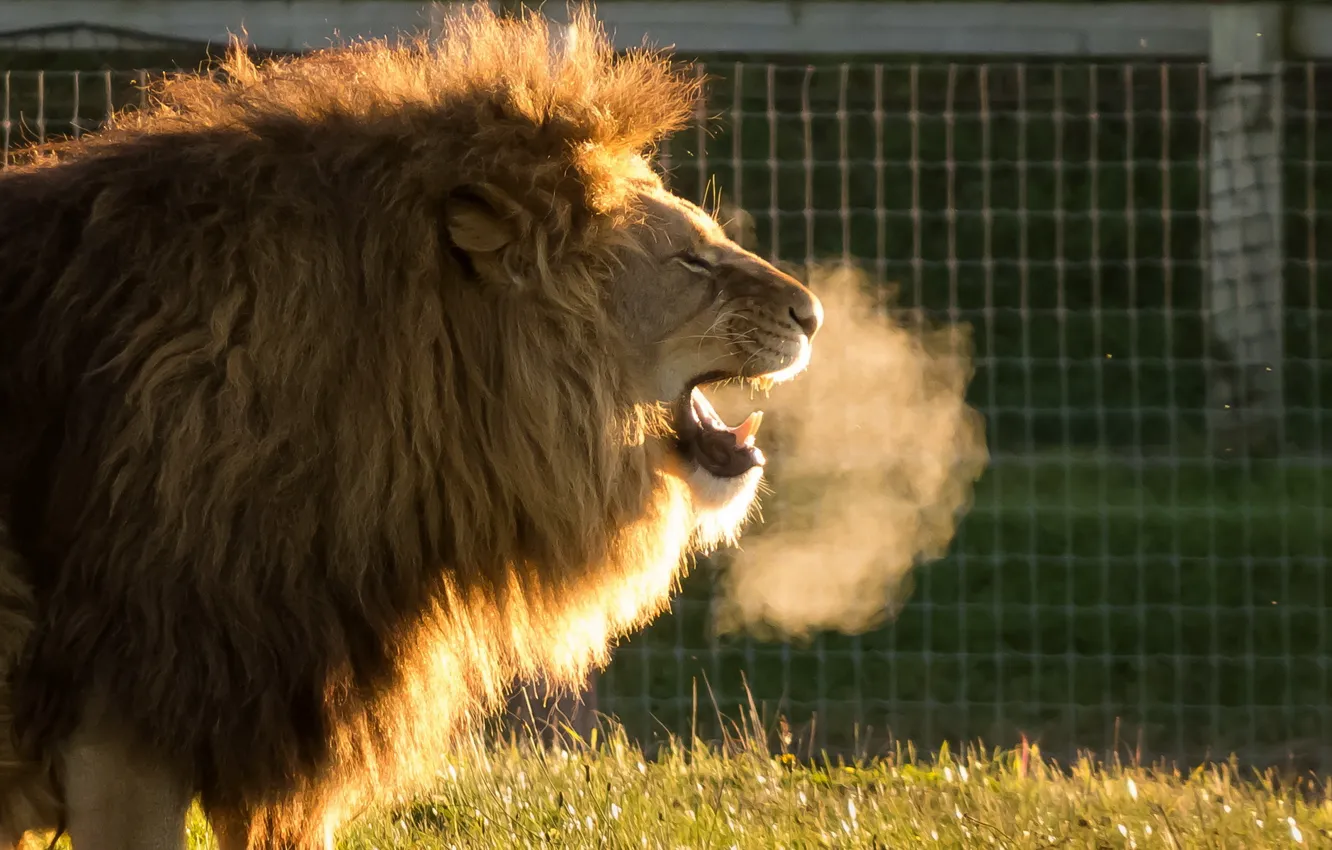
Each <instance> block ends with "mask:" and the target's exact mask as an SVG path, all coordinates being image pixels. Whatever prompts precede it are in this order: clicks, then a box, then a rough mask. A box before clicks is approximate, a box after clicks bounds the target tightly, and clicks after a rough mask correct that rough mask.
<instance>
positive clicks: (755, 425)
mask: <svg viewBox="0 0 1332 850" xmlns="http://www.w3.org/2000/svg"><path fill="white" fill-rule="evenodd" d="M762 422H763V411H761V410H756V411H754V412H753V413H751V414H749V417H748V418H747V419H745V421H744V422H741V423H740V424H739V425H737V426H735V428H733V429H732V430H731V433H732V434H734V435H735V441H736V442H737V443H738V444H740V445H742V446H744V447H745V448H747V449H748V448H753V447H754V437H755V436H756V435H757V434H758V430H759V425H760V424H762Z"/></svg>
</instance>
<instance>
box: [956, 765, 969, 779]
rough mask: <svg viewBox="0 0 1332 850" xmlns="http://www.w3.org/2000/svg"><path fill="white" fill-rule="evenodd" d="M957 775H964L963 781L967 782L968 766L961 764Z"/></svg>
mask: <svg viewBox="0 0 1332 850" xmlns="http://www.w3.org/2000/svg"><path fill="white" fill-rule="evenodd" d="M957 775H958V776H960V777H962V781H963V782H966V781H967V769H966V767H963V766H960V765H959V766H958V768H957Z"/></svg>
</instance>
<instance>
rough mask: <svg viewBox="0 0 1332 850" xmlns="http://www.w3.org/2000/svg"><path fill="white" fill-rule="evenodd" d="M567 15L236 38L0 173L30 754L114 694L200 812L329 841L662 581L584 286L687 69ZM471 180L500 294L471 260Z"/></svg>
mask: <svg viewBox="0 0 1332 850" xmlns="http://www.w3.org/2000/svg"><path fill="white" fill-rule="evenodd" d="M571 32H572V35H573V37H572V38H570V39H569V40H568V41H567V42H566V43H565V44H564V45H561V46H560V47H559V48H558V49H555V48H554V47H553V46H552V43H551V41H550V39H549V35H548V33H547V30H546V28H545V26H544V25H543V24H542V23H541V22H540V21H539V20H538V19H535V18H530V19H523V20H518V21H501V20H500V19H498V18H496V17H494V16H493V15H492V14H491V13H489V12H488V11H486V10H485V9H484V8H481V9H474V10H472V11H470V12H468V13H467V14H465V15H462V16H460V17H458V18H457V19H455V20H454V21H453V22H451V23H450V24H449V26H448V29H447V31H446V32H445V33H444V35H443V37H442V38H441V39H439V40H438V42H436V43H431V44H427V43H425V42H420V43H416V44H412V45H407V46H400V47H390V46H388V45H386V44H384V43H379V42H374V43H366V44H359V45H354V46H351V47H348V48H343V49H338V50H331V51H327V52H321V53H315V54H313V55H309V56H306V57H304V58H300V59H295V60H283V61H277V62H273V63H271V64H265V65H262V66H259V65H255V64H253V63H252V62H251V61H250V60H249V59H248V58H247V56H246V55H245V53H244V52H242V51H240V50H233V51H232V52H231V53H230V55H229V57H228V58H227V60H226V61H225V63H224V66H223V68H222V71H223V73H222V74H220V75H214V76H212V77H209V76H201V75H188V76H183V77H180V78H174V79H170V80H168V81H166V82H165V83H164V84H162V85H159V86H158V87H157V89H156V90H155V91H154V97H153V105H151V106H150V108H147V109H145V110H142V111H137V112H132V113H128V114H126V115H123V116H120V117H118V118H117V119H116V121H115V122H114V123H113V125H112V126H111V127H110V128H109V129H108V130H107V131H106V132H104V133H101V134H98V135H96V136H94V137H91V138H86V139H85V140H83V141H79V142H75V143H69V144H62V145H56V146H51V147H47V148H43V149H39V150H36V151H34V152H33V155H32V157H31V161H30V162H29V163H27V164H25V165H23V166H22V167H19V168H15V169H11V170H10V171H8V172H6V173H4V174H3V175H0V413H2V414H3V416H2V418H0V498H3V497H6V496H8V497H10V498H11V499H12V501H11V502H10V507H9V508H8V509H7V511H6V513H7V518H8V519H9V520H10V522H11V525H12V529H13V534H14V538H15V543H16V547H17V549H18V551H20V552H21V553H22V554H23V556H24V557H25V558H26V563H28V564H30V565H31V566H30V567H27V568H24V569H22V581H20V582H19V584H20V586H23V585H24V584H26V585H28V586H29V587H30V590H31V592H32V593H34V594H35V599H36V606H35V615H33V616H35V618H36V619H35V623H34V626H33V629H32V633H31V637H30V639H29V640H28V641H27V643H26V646H27V651H26V653H25V655H24V657H23V659H22V662H21V666H20V668H19V669H18V671H17V672H16V677H15V679H14V694H13V696H14V700H15V702H14V710H15V721H14V722H15V726H16V731H17V733H18V734H19V737H20V740H21V741H22V742H23V744H24V747H25V752H26V753H27V754H28V757H29V758H31V759H33V760H35V761H40V760H41V759H49V758H50V757H51V748H52V747H54V746H55V745H56V743H57V742H59V741H60V740H61V739H62V737H63V736H67V735H69V734H70V732H71V730H72V729H73V728H74V727H75V726H76V725H78V724H79V723H81V722H88V718H87V717H85V716H83V715H82V714H81V713H80V712H81V711H82V710H83V709H84V707H85V705H86V704H88V703H87V701H88V700H95V703H94V704H95V705H96V706H103V707H105V706H110V707H112V708H113V709H114V710H113V711H111V712H110V713H107V714H105V715H102V716H99V717H98V719H97V722H100V723H105V724H117V725H118V728H120V727H123V731H124V732H125V733H126V734H128V735H130V736H131V737H132V738H133V740H134V741H135V742H136V743H137V744H139V745H141V746H143V747H144V748H146V750H147V751H148V752H152V753H155V754H159V755H160V757H161V758H162V760H163V762H164V764H167V765H169V766H170V767H171V768H172V769H173V770H177V771H180V772H181V775H182V776H183V777H185V779H186V781H189V782H191V783H193V784H194V787H196V788H197V789H198V790H200V791H201V792H202V793H203V795H204V799H205V803H206V804H209V805H212V806H213V807H214V808H215V809H216V810H218V811H232V812H243V813H246V814H247V816H248V813H254V814H255V816H256V820H257V822H262V824H266V827H265V828H268V829H270V831H272V832H274V833H275V834H276V833H281V834H286V835H290V836H296V835H301V834H307V833H314V832H315V831H316V830H319V829H322V824H320V823H316V822H315V821H317V820H319V819H320V818H322V817H323V815H322V810H323V808H324V807H326V806H331V807H333V808H334V809H335V810H337V811H338V812H340V813H341V814H343V815H345V814H347V813H349V812H350V810H351V809H352V808H353V807H356V806H359V805H361V804H363V803H366V802H370V801H372V800H374V799H382V798H383V796H384V795H387V794H392V793H395V792H396V791H398V790H400V789H402V788H405V787H407V786H409V785H411V784H412V782H414V781H415V780H417V779H420V778H422V777H420V776H418V775H417V774H418V773H419V772H420V771H422V770H430V769H433V766H434V765H433V763H432V761H431V757H433V756H434V755H435V754H436V753H437V752H438V748H439V747H440V746H442V745H444V744H445V743H447V741H448V740H449V739H450V736H451V735H454V734H456V733H457V732H458V731H460V730H462V729H465V728H466V727H467V724H468V722H469V721H470V720H472V719H474V718H476V717H477V716H479V714H480V713H481V710H482V709H488V708H490V707H492V706H494V705H495V704H497V703H498V701H499V700H500V699H501V698H502V697H503V695H504V692H505V690H506V689H507V688H508V686H509V685H510V684H511V683H512V681H513V679H514V677H515V676H531V675H535V674H537V673H538V672H540V673H541V674H544V675H545V676H547V677H551V678H553V679H555V680H556V681H578V680H579V679H581V677H582V676H583V675H584V673H585V672H586V670H587V668H588V666H589V665H594V664H599V663H602V662H604V660H605V653H606V648H607V644H608V641H609V640H610V639H612V638H613V637H614V636H615V635H617V634H619V633H622V632H624V631H626V630H627V629H629V628H631V627H633V626H635V625H637V624H639V623H641V622H642V621H643V620H644V619H645V618H647V617H649V616H651V615H653V614H654V613H656V612H657V611H658V610H659V609H660V608H661V607H662V606H663V605H664V604H665V601H666V599H667V595H668V593H669V590H670V589H671V587H672V586H673V583H674V582H675V581H676V579H677V573H678V570H679V569H680V564H681V555H682V553H684V552H686V551H687V550H688V548H689V546H690V544H691V541H690V539H689V537H690V534H691V529H692V528H693V527H694V526H693V523H694V518H693V517H692V516H691V515H690V512H691V507H690V502H689V499H688V496H687V492H686V490H685V489H684V487H683V485H682V484H681V483H680V482H679V481H678V480H675V479H672V478H669V477H666V476H663V475H662V474H661V472H660V469H659V462H658V459H656V458H654V457H653V448H652V446H653V445H654V444H653V443H652V442H651V441H649V440H647V439H646V437H647V435H648V434H650V433H659V432H660V430H661V429H663V428H665V427H666V425H665V421H664V418H663V416H662V413H661V411H660V410H658V409H657V408H655V407H653V406H651V405H644V404H641V403H639V399H640V397H641V393H640V392H639V388H640V385H641V382H642V380H643V376H641V375H639V374H638V373H637V371H636V370H637V369H638V368H640V367H638V366H637V365H636V364H635V363H634V362H633V361H632V358H628V357H626V356H624V355H623V345H622V343H621V341H620V340H619V338H618V337H617V335H616V332H615V329H614V327H613V326H612V324H611V323H610V321H609V320H608V318H607V315H606V313H605V309H604V307H603V305H602V303H601V300H600V295H599V291H598V281H599V279H600V278H601V276H603V275H604V274H605V273H606V272H607V270H608V269H610V268H611V267H612V265H613V263H614V259H613V249H615V248H616V247H617V246H619V247H620V248H621V249H623V247H624V243H625V240H626V239H627V238H628V237H627V236H626V233H627V232H628V230H627V229H626V227H625V224H626V222H629V221H631V220H632V217H633V210H632V208H631V205H630V204H629V200H630V196H629V195H628V194H626V187H627V186H629V185H631V184H632V183H634V182H635V181H645V180H646V181H651V180H652V179H653V178H652V177H651V176H650V175H649V174H646V173H644V172H643V171H642V169H641V167H640V166H638V165H635V164H634V162H635V160H634V159H632V156H631V155H632V154H634V153H636V152H639V151H642V150H643V149H644V148H645V147H647V146H649V145H651V144H653V143H654V141H655V140H657V139H658V138H660V137H662V136H663V135H664V134H666V133H669V132H671V131H673V130H675V129H677V128H679V127H681V126H683V124H684V122H685V121H686V120H687V119H688V117H689V116H690V114H691V112H692V110H693V106H694V98H695V97H696V83H695V81H694V79H693V77H692V76H690V75H687V74H681V73H678V72H676V71H674V70H673V69H672V68H671V67H670V65H669V64H668V63H667V62H666V61H665V60H664V59H662V58H661V57H659V56H655V55H652V54H638V55H635V56H633V57H630V58H616V57H614V56H613V54H612V52H611V50H610V48H609V46H608V43H607V41H606V40H605V38H604V36H602V35H601V34H600V32H599V30H598V29H597V27H596V25H595V24H594V23H593V22H592V21H591V18H590V16H588V15H582V16H580V17H579V18H578V19H577V20H576V22H575V24H574V26H573V28H572V30H571ZM459 192H462V193H465V194H467V195H469V196H471V197H481V198H484V199H485V200H486V201H487V202H488V203H490V204H493V205H495V206H497V207H499V208H501V209H503V210H504V211H505V213H506V215H507V219H506V222H505V224H506V226H507V227H509V228H511V231H512V233H511V235H513V236H515V237H516V238H514V239H513V240H512V241H511V242H510V243H508V247H507V248H506V249H505V250H504V253H502V254H501V255H499V256H497V257H495V258H494V259H493V261H494V262H495V263H497V264H499V265H500V266H501V267H502V268H503V269H504V270H505V271H506V272H507V273H508V275H509V276H510V277H511V278H512V279H513V280H514V281H522V282H523V283H522V285H521V286H520V285H519V284H518V283H516V282H515V284H514V285H513V286H512V287H511V288H509V289H507V290H506V289H504V288H502V287H493V286H481V285H480V284H479V283H477V282H476V281H474V280H471V279H469V278H467V277H465V276H464V274H463V268H464V263H465V262H466V261H465V260H464V259H463V258H460V257H459V256H458V254H457V252H456V250H451V249H450V246H449V245H448V244H447V238H445V237H442V236H441V233H442V232H443V231H442V228H443V225H442V220H443V215H444V213H445V210H446V209H447V208H448V206H449V204H450V203H451V202H452V199H454V198H455V197H457V193H459ZM548 482H558V483H559V485H560V486H559V487H552V486H550V484H549V483H548ZM694 542H697V541H694ZM15 563H19V562H18V561H17V560H15ZM11 579H12V576H0V581H10V580H11ZM4 589H5V588H4V587H0V591H3V590H4ZM12 613H13V612H12V611H0V641H3V640H4V638H5V637H6V636H8V635H10V633H11V630H8V629H7V627H5V626H4V622H5V620H4V618H5V617H7V616H11V614H12ZM19 631H20V632H23V633H26V632H27V631H28V630H27V629H26V628H25V629H20V630H19ZM16 640H17V639H16ZM11 643H12V642H11ZM14 648H15V647H13V646H12V645H11V644H10V643H3V644H0V654H3V653H5V652H10V651H12V650H13V649H14ZM2 757H3V755H2V754H0V758H2Z"/></svg>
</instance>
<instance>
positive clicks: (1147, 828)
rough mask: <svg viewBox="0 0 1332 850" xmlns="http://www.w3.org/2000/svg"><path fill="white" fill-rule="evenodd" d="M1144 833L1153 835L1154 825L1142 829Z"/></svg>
mask: <svg viewBox="0 0 1332 850" xmlns="http://www.w3.org/2000/svg"><path fill="white" fill-rule="evenodd" d="M1142 831H1143V832H1145V833H1147V834H1148V835H1151V834H1152V825H1151V824H1147V825H1146V826H1144V827H1143V828H1142Z"/></svg>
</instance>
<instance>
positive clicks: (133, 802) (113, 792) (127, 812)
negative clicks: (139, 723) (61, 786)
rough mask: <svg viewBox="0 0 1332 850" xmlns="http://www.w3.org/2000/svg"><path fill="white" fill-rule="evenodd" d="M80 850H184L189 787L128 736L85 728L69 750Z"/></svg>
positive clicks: (74, 834) (73, 835) (72, 832)
mask: <svg viewBox="0 0 1332 850" xmlns="http://www.w3.org/2000/svg"><path fill="white" fill-rule="evenodd" d="M64 776H65V805H66V810H67V824H68V825H67V829H68V832H69V837H70V841H71V842H72V843H73V845H74V847H75V850H184V848H185V817H186V814H187V813H188V811H189V807H190V801H191V799H192V797H193V794H192V793H191V789H190V787H189V785H188V784H187V783H184V782H181V781H180V780H178V779H177V778H176V777H175V776H174V775H173V774H172V773H171V771H169V770H167V769H165V768H164V767H163V766H162V765H160V764H158V763H156V762H155V761H154V760H152V759H150V758H147V757H146V756H145V755H144V754H143V753H142V752H139V751H137V750H136V748H134V747H133V746H131V745H128V744H127V743H126V742H125V739H124V738H121V737H118V736H116V735H114V734H107V733H98V732H94V731H93V730H91V729H81V730H80V731H79V732H78V733H77V734H76V735H75V736H74V738H73V739H72V740H71V741H70V742H69V745H68V746H67V747H66V748H65V751H64Z"/></svg>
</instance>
